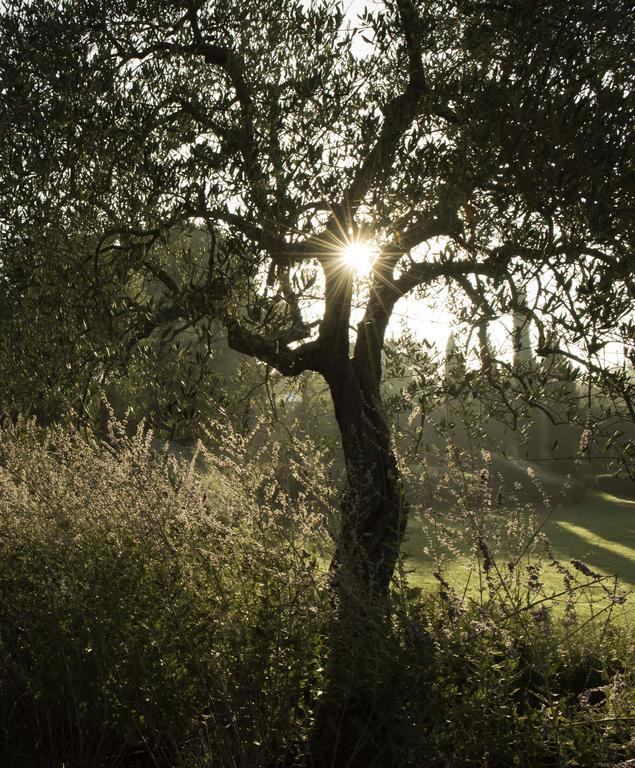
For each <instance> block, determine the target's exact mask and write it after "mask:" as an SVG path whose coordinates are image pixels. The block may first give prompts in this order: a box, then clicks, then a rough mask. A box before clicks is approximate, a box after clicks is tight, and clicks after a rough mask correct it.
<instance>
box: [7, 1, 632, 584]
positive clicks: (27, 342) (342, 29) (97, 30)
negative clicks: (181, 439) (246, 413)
mask: <svg viewBox="0 0 635 768" xmlns="http://www.w3.org/2000/svg"><path fill="white" fill-rule="evenodd" d="M344 5H345V4H343V3H338V2H331V0H319V1H318V2H314V3H307V2H300V0H276V2H269V1H268V0H264V1H263V2H238V1H237V0H215V1H214V0H183V1H182V2H167V1H166V0H128V1H127V2H124V0H108V2H106V0H46V2H37V3H31V2H26V1H24V0H15V1H14V2H11V1H10V2H6V3H5V4H4V6H3V11H2V19H1V22H0V26H1V29H2V32H1V34H2V40H1V46H0V50H1V51H2V53H1V54H0V107H1V108H0V124H1V129H0V130H1V132H0V153H1V155H2V170H1V171H0V185H1V187H0V195H1V200H2V202H1V204H0V233H1V238H2V240H1V243H0V290H1V291H2V300H3V307H2V323H3V331H2V335H3V338H2V342H1V344H2V349H3V351H2V359H3V369H4V371H5V380H6V381H7V382H11V381H13V382H14V384H13V389H12V393H13V394H12V397H13V398H14V399H16V400H18V399H19V397H20V396H21V395H20V393H21V392H24V391H30V392H32V393H33V397H35V398H37V397H40V398H41V397H43V396H44V395H43V393H45V392H46V390H47V388H49V389H50V388H51V387H58V386H59V388H60V389H61V390H63V389H64V387H65V386H66V385H65V384H64V381H65V379H64V377H65V376H66V377H67V378H68V380H69V381H71V380H72V381H74V382H75V383H77V382H78V381H81V388H82V389H83V390H86V391H88V390H89V389H90V387H91V386H92V384H93V383H94V382H95V381H97V380H98V379H99V380H101V381H103V378H104V376H107V374H108V370H109V365H111V364H112V361H113V360H114V359H116V360H118V361H120V360H126V359H129V358H131V357H133V356H134V354H135V351H136V350H138V349H139V347H140V345H141V344H142V343H143V340H144V339H147V338H148V337H149V336H151V335H152V334H153V333H164V332H168V331H169V329H174V328H178V329H187V328H200V327H202V324H204V323H205V322H207V321H208V320H209V319H210V318H214V319H216V320H220V321H221V322H222V323H223V324H224V326H225V327H226V331H227V338H228V341H229V345H230V346H231V347H232V348H233V349H234V350H237V351H239V352H241V353H244V354H245V355H249V356H252V357H254V358H257V359H258V360H261V361H263V362H264V363H266V364H267V365H269V366H272V367H273V368H275V369H277V370H278V371H279V372H280V373H281V374H283V375H285V376H297V375H298V374H301V373H302V372H304V371H315V372H317V373H319V374H320V375H321V376H322V377H323V378H324V380H325V381H326V384H327V385H328V387H329V390H330V393H331V396H332V400H333V404H334V409H335V416H336V419H337V424H338V426H339V431H340V435H341V444H342V449H343V454H344V458H345V464H346V475H347V489H346V493H345V497H344V499H343V503H342V524H341V531H340V535H339V539H338V547H337V552H336V555H335V564H336V565H346V566H347V567H350V570H351V572H352V573H355V574H356V575H357V577H358V578H359V580H360V583H362V584H366V585H372V586H373V587H375V588H377V589H378V590H379V591H380V592H382V591H385V590H386V589H387V586H388V584H389V581H390V579H391V576H392V574H393V570H394V567H395V563H396V560H397V557H398V551H399V545H400V541H401V537H402V534H403V531H404V526H405V522H406V518H407V503H406V500H405V498H404V492H403V487H402V482H401V479H400V474H399V467H398V462H397V460H396V457H395V452H394V450H393V445H392V441H391V429H390V424H389V421H388V419H387V418H386V415H385V412H384V409H383V406H382V400H381V390H380V384H381V380H382V349H383V347H384V343H385V339H386V333H387V327H388V324H389V322H390V319H391V315H392V313H393V310H394V308H395V305H396V304H397V302H398V301H399V300H401V299H402V298H403V297H406V296H411V297H412V298H413V300H415V299H416V298H417V297H425V296H429V295H432V294H434V295H441V296H444V295H445V296H448V297H450V296H451V297H452V301H453V302H455V303H456V302H459V303H460V304H462V305H463V306H464V307H465V308H467V307H469V309H464V312H465V314H466V315H471V316H472V317H473V318H475V322H476V320H478V319H481V320H488V319H492V318H496V317H501V316H502V315H505V314H507V315H509V314H512V313H516V315H517V314H518V313H521V314H524V315H525V316H526V317H527V318H530V319H531V321H532V323H533V324H534V326H535V328H536V329H537V333H538V342H537V353H538V355H543V356H548V355H555V354H558V355H560V356H562V357H564V358H569V359H572V360H573V361H574V363H575V365H576V366H579V367H580V369H581V370H582V369H583V368H584V370H586V372H587V375H589V376H590V377H592V378H593V379H594V380H595V381H596V382H597V385H598V386H600V385H601V386H602V387H603V388H604V390H605V391H606V392H607V393H608V396H609V397H610V396H614V397H615V398H618V399H619V402H620V404H621V407H625V408H628V409H630V414H631V416H632V415H633V410H632V405H631V401H630V396H631V395H632V392H633V382H632V380H629V379H628V377H626V376H624V375H620V372H619V371H616V370H609V369H607V368H606V367H604V366H603V365H602V355H601V351H602V349H603V348H604V346H605V345H606V344H607V342H608V341H610V340H613V341H619V342H620V343H622V344H624V345H625V351H626V354H627V355H629V354H630V355H632V354H633V346H632V341H633V316H632V300H633V297H634V292H635V289H634V287H633V286H634V282H633V260H632V256H631V248H632V236H633V229H632V205H633V199H632V198H633V181H634V180H633V171H632V166H629V140H630V139H632V136H631V126H632V124H633V117H634V114H633V113H634V109H633V98H632V93H631V90H632V82H631V80H630V78H631V74H632V73H631V69H630V68H631V60H632V40H633V15H632V13H631V12H630V10H631V9H630V4H629V3H627V2H626V1H625V0H581V1H580V2H578V3H575V4H568V3H560V2H555V1H554V0H539V1H538V2H536V0H505V1H503V0H500V2H499V1H498V0H496V1H495V2H486V1H485V0H429V1H427V2H422V1H419V0H385V2H380V3H376V4H371V5H370V6H369V7H368V8H364V7H363V6H362V5H360V6H359V8H358V12H357V13H355V12H352V13H349V14H348V15H347V14H346V12H345V9H344ZM630 146H631V148H632V143H631V144H630ZM631 159H632V157H631ZM195 233H196V237H195V236H194V235H195ZM179 238H181V241H182V242H185V244H184V245H182V246H181V247H180V248H178V249H176V250H175V249H174V247H172V246H173V244H174V242H175V240H178V239H179ZM196 238H198V240H197V242H198V243H199V245H198V246H196V247H194V246H193V245H192V243H193V241H194V240H196ZM201 243H202V244H203V245H201ZM351 243H368V244H371V245H372V247H373V248H374V249H375V258H374V261H373V265H372V272H371V274H370V275H369V276H368V278H366V279H365V280H362V279H361V278H360V277H359V276H358V275H357V274H356V272H355V270H354V269H353V268H351V266H349V264H348V262H347V261H346V260H345V259H343V257H342V254H343V250H344V249H345V248H346V247H347V246H348V245H350V244H351ZM157 287H158V290H157ZM150 288H151V289H152V290H150ZM444 292H445V293H444ZM355 302H357V303H361V315H360V317H361V319H359V322H357V325H356V326H355V327H352V314H353V304H354V303H355ZM554 330H556V331H557V334H556V333H554ZM556 339H557V341H556ZM33 373H35V374H36V376H38V377H39V379H38V380H37V381H35V382H34V381H33ZM100 377H101V379H100ZM15 382H18V383H17V384H15ZM60 382H61V383H60ZM10 399H11V398H10V397H8V396H7V397H5V402H4V405H5V407H6V404H7V401H8V400H10Z"/></svg>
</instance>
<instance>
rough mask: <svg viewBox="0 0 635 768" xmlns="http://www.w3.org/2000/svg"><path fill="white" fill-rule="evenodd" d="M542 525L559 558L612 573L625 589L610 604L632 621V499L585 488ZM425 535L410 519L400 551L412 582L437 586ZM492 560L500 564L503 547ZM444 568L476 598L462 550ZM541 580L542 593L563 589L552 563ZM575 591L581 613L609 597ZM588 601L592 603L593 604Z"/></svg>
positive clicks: (634, 519) (474, 577) (634, 578)
mask: <svg viewBox="0 0 635 768" xmlns="http://www.w3.org/2000/svg"><path fill="white" fill-rule="evenodd" d="M542 531H543V532H544V533H545V534H546V536H547V538H548V539H549V540H550V542H551V546H552V549H553V553H554V555H555V556H556V558H557V559H558V560H560V561H561V562H562V563H563V564H569V563H570V561H571V560H572V559H575V560H579V561H582V562H583V563H585V564H586V565H587V566H588V567H589V568H590V569H591V570H592V571H594V572H596V573H598V574H602V575H605V576H617V578H618V585H619V588H620V589H621V591H622V592H623V593H625V594H626V595H627V600H626V604H625V605H624V606H619V605H618V606H615V607H614V608H613V609H612V610H613V611H615V612H616V613H618V614H619V615H620V616H621V617H622V618H623V619H625V620H627V621H628V623H629V624H630V623H633V622H635V500H629V499H621V498H617V497H615V496H611V495H609V494H608V493H602V492H598V491H589V492H587V494H586V496H585V498H584V499H583V500H582V501H580V502H577V503H575V504H570V505H567V506H563V507H560V508H556V509H555V510H553V511H552V512H551V513H550V514H549V515H548V516H547V517H546V518H545V519H544V524H543V527H542ZM429 541H430V539H429V537H428V536H426V535H424V532H423V530H422V524H421V522H418V521H416V520H413V521H411V523H410V525H409V527H408V538H407V541H406V543H405V546H404V552H405V554H406V568H407V570H408V571H410V573H409V583H410V584H411V585H412V586H418V587H423V588H430V587H431V586H433V585H436V586H438V582H437V581H436V579H435V577H434V576H433V573H434V571H435V570H436V566H435V562H434V558H433V557H431V556H429V555H426V554H425V552H424V548H425V546H426V544H429ZM495 554H496V553H495ZM496 560H497V562H499V563H500V567H501V569H504V568H505V565H506V553H505V551H504V547H503V551H501V552H499V553H498V555H497V557H496ZM529 562H535V556H533V557H532V559H531V560H529V559H528V558H527V557H525V558H524V559H523V562H522V565H526V564H528V563H529ZM569 567H571V566H569ZM573 570H574V569H573ZM443 574H444V577H445V578H446V579H447V581H448V582H449V583H450V584H451V585H452V586H453V587H454V588H455V589H456V591H457V592H458V593H460V594H463V593H466V594H467V595H468V596H469V597H471V598H472V599H475V600H479V599H480V597H479V577H478V570H477V569H475V567H474V566H473V565H471V564H470V561H469V558H468V557H467V556H462V555H457V556H454V557H451V558H449V559H447V560H446V562H445V564H444V570H443ZM541 581H542V582H543V584H544V594H546V595H551V594H557V593H559V592H561V591H562V590H563V582H562V576H561V575H560V574H558V573H557V572H556V571H555V570H554V569H552V568H544V569H543V571H542V574H541ZM606 587H607V588H611V589H612V588H613V584H612V583H611V582H607V583H606ZM629 593H630V594H629ZM577 596H578V598H579V602H578V603H577V610H578V611H579V612H580V613H581V614H584V615H588V614H589V612H590V611H591V610H593V612H598V611H600V610H602V608H605V607H606V606H607V605H608V604H609V602H610V601H609V600H608V599H607V597H606V594H605V593H604V592H603V591H602V589H601V588H597V587H594V588H593V589H592V590H580V591H579V592H578V593H577ZM589 598H590V600H589ZM534 599H536V598H534ZM565 602H566V598H565V597H564V596H562V597H560V598H558V599H557V603H558V606H559V608H560V609H564V604H565ZM589 602H592V603H593V607H592V608H590V607H589ZM604 615H606V613H605V614H604Z"/></svg>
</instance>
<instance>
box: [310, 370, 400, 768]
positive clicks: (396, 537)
mask: <svg viewBox="0 0 635 768" xmlns="http://www.w3.org/2000/svg"><path fill="white" fill-rule="evenodd" d="M368 374H369V369H368V366H367V365H364V364H363V363H361V362H360V360H359V359H358V360H355V359H352V360H350V359H346V360H345V361H344V360H341V361H340V364H339V366H338V367H337V368H336V369H333V370H331V371H330V372H327V374H326V378H327V382H328V384H329V387H330V390H331V396H332V399H333V403H334V406H335V416H336V419H337V423H338V425H339V429H340V435H341V441H342V449H343V453H344V459H345V463H346V474H347V487H346V490H345V492H344V495H343V499H342V508H341V514H342V522H341V526H340V531H339V538H338V541H337V545H336V551H335V555H334V557H333V561H332V564H331V575H332V585H333V594H334V598H335V601H336V605H335V620H334V625H333V627H332V630H331V633H330V637H329V656H328V659H327V663H326V685H325V691H324V695H323V697H322V700H321V702H320V705H319V707H318V710H317V712H316V721H315V724H314V728H313V732H312V736H311V741H310V744H309V765H310V766H312V767H313V768H322V767H323V766H324V768H326V766H329V768H338V767H339V766H342V767H343V766H346V767H347V768H362V767H363V768H366V767H367V766H370V765H382V766H386V767H388V766H392V765H398V757H396V756H395V755H394V754H392V751H393V750H394V749H395V747H396V745H395V742H394V739H392V738H391V731H392V730H393V724H394V721H395V719H396V717H398V715H397V713H396V712H393V711H392V702H393V701H394V696H393V692H392V690H391V686H390V681H389V680H387V679H386V677H385V675H384V674H382V673H380V674H377V670H378V668H381V667H382V666H383V665H384V664H386V658H385V656H386V652H387V649H388V645H387V643H386V639H387V632H388V631H389V626H390V619H389V612H388V610H387V608H388V604H387V601H386V598H387V596H388V588H389V585H390V580H391V578H392V576H393V573H394V570H395V566H396V564H397V560H398V556H399V547H400V544H401V540H402V538H403V533H404V529H405V525H406V520H407V511H408V508H407V504H406V501H405V497H404V492H403V487H402V481H401V477H400V475H399V470H398V466H397V460H396V456H395V453H394V450H393V447H392V440H391V432H390V427H389V425H388V422H387V420H386V416H385V413H384V410H383V406H382V403H381V398H380V393H379V384H378V381H379V379H378V378H377V377H375V376H370V375H368Z"/></svg>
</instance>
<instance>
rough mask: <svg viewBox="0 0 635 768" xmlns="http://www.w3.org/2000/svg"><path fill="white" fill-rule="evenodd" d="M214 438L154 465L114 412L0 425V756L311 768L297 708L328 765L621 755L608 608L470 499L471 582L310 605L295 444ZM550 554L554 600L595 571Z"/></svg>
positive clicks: (319, 482) (300, 455) (320, 520)
mask: <svg viewBox="0 0 635 768" xmlns="http://www.w3.org/2000/svg"><path fill="white" fill-rule="evenodd" d="M215 438H216V446H217V447H216V449H215V451H214V452H212V451H207V450H205V449H204V448H202V447H200V448H199V450H198V452H197V453H196V454H195V455H194V456H193V457H192V458H191V460H189V461H187V462H185V461H180V462H177V461H176V460H175V459H174V458H172V457H171V456H170V455H169V454H168V453H167V452H166V451H164V450H157V449H156V446H155V447H153V440H152V436H151V434H149V433H145V432H144V431H143V430H142V429H140V430H138V431H136V432H135V433H134V434H133V435H132V436H128V435H127V434H126V430H125V428H124V427H123V426H122V425H120V424H116V423H111V425H110V432H109V437H108V440H107V441H106V442H105V443H104V442H101V443H98V442H97V441H95V440H94V439H93V438H92V437H91V436H90V435H83V434H80V433H77V432H74V433H68V432H64V431H60V430H49V431H47V432H41V431H39V430H38V429H37V428H36V427H35V426H34V425H33V424H19V425H18V426H17V427H14V428H9V429H6V430H4V432H2V433H1V434H0V616H1V617H2V620H1V624H0V765H8V766H9V765H10V766H15V768H22V767H23V766H24V767H25V768H26V766H29V768H30V767H31V766H33V767H35V768H37V767H38V766H42V767H43V768H44V767H45V768H52V767H53V766H54V767H55V768H59V766H61V765H66V766H68V767H69V768H75V767H76V768H92V767H94V768H98V767H99V768H101V767H102V766H133V765H134V766H142V765H153V766H159V768H161V767H163V766H165V767H166V768H167V766H183V767H184V768H216V767H217V766H218V767H219V768H224V767H225V766H227V767H228V768H229V766H231V767H232V768H234V767H235V766H245V768H259V767H260V766H263V767H264V766H267V767H268V766H271V768H273V766H289V767H290V766H301V765H308V766H311V768H313V767H314V766H316V765H319V763H316V762H314V761H313V758H315V757H316V753H315V752H314V754H312V755H309V754H308V750H309V749H312V748H313V746H314V744H315V741H312V740H311V739H310V736H311V734H312V730H313V726H314V724H315V723H316V722H319V723H322V724H323V723H324V722H327V724H328V723H329V722H330V724H331V726H332V730H333V739H332V743H331V745H330V746H331V747H332V751H333V752H337V751H338V750H339V753H338V754H333V755H332V756H331V757H328V760H327V762H326V763H325V764H327V765H331V766H336V765H340V764H342V765H351V766H352V765H364V766H377V767H378V768H422V767H423V766H426V767H427V768H459V766H461V767H463V766H474V767H475V768H476V766H483V767H485V766H487V767H488V768H496V767H500V768H507V767H508V766H511V765H518V766H524V767H525V768H540V767H541V766H545V767H546V766H576V765H577V766H589V768H591V766H593V767H594V768H595V766H598V765H601V764H607V765H610V764H613V763H617V762H619V761H620V760H623V759H625V758H627V757H628V756H629V750H632V749H633V747H634V746H635V741H633V722H634V721H635V694H634V692H635V679H634V674H633V670H634V669H635V644H634V643H633V640H632V638H628V637H627V635H626V634H625V633H623V632H620V631H619V629H617V628H616V627H614V626H613V625H612V623H611V622H610V621H607V620H606V619H607V616H608V615H609V614H608V613H607V612H605V613H602V614H600V616H599V619H597V620H596V621H595V622H589V623H585V621H586V619H583V618H577V617H576V615H575V611H573V609H572V611H571V612H570V614H565V615H564V616H562V615H558V614H557V613H556V612H555V611H554V610H553V609H552V608H551V603H550V601H549V600H548V599H547V595H546V594H545V591H544V587H543V586H541V584H540V572H539V569H537V568H536V567H533V566H532V567H529V568H523V567H521V565H522V563H521V562H520V560H519V561H518V563H517V565H516V566H515V567H514V568H512V569H510V568H508V567H505V564H504V563H502V562H496V560H495V558H494V555H493V554H492V553H491V552H490V551H489V549H488V546H489V545H488V543H487V541H486V538H485V534H486V533H487V531H488V529H487V526H485V525H484V524H483V525H481V522H479V519H477V518H476V517H474V515H472V517H473V519H472V518H470V519H471V524H472V525H473V528H474V531H476V533H477V534H478V535H475V536H474V537H473V539H474V547H475V548H476V550H475V552H476V555H475V556H477V558H478V560H479V562H480V563H481V568H482V570H481V572H480V574H479V581H480V582H482V584H483V588H482V589H481V590H480V591H479V593H478V597H477V598H470V597H469V595H463V596H460V595H458V594H456V593H455V592H454V591H453V590H452V588H451V587H450V585H449V584H447V582H446V581H445V580H444V578H443V575H442V574H439V576H438V582H439V590H438V591H437V592H436V593H434V594H422V593H421V592H420V590H413V589H410V588H409V587H408V583H407V581H406V580H405V579H403V578H401V579H400V578H397V579H395V584H394V589H393V591H392V593H391V595H390V597H389V598H388V599H382V600H378V601H377V603H376V604H374V605H369V604H368V601H367V600H366V601H365V597H364V595H359V594H354V593H351V594H347V593H346V592H345V590H344V591H342V590H340V593H339V598H340V599H339V601H338V600H333V595H332V594H331V592H330V590H329V588H328V582H327V579H326V574H325V570H326V569H325V568H324V565H323V563H324V562H325V561H324V559H321V558H318V557H316V556H315V554H313V553H314V552H316V551H317V550H316V549H315V546H316V545H319V544H321V531H322V529H323V528H324V527H325V524H326V523H328V514H327V515H326V516H325V512H326V513H328V509H327V507H328V506H329V505H328V504H325V503H324V498H323V499H322V502H323V503H322V505H321V506H320V504H318V503H317V501H319V499H314V498H313V497H314V496H315V495H316V494H319V490H320V488H323V487H324V486H325V483H326V478H325V476H324V475H323V474H320V470H319V466H318V465H320V462H321V459H320V458H319V456H318V457H317V458H316V455H317V451H316V449H315V448H314V447H309V448H308V449H307V448H306V446H305V447H302V446H300V445H294V446H292V450H290V451H280V450H279V447H277V446H275V445H274V446H273V447H272V446H270V445H269V444H268V442H267V440H265V439H263V437H262V435H260V437H259V438H258V439H257V440H255V441H253V442H252V443H249V442H245V441H244V440H242V439H241V438H239V437H237V436H236V435H235V434H234V433H232V432H231V431H229V430H227V429H222V428H221V427H220V426H219V425H217V427H216V429H215ZM265 454H266V456H265ZM276 457H278V458H276ZM265 458H266V460H265ZM312 462H313V463H312ZM282 466H286V469H287V471H288V472H289V474H290V476H292V478H293V479H294V483H293V500H292V501H291V499H290V497H289V496H287V495H286V494H285V492H284V491H283V489H282V486H281V482H280V476H281V467H282ZM311 483H313V486H311ZM287 485H289V483H287ZM307 486H310V487H307ZM331 488H332V486H331ZM467 503H468V500H467V499H466V500H465V504H467ZM311 510H317V511H316V512H315V514H314V513H312V512H311ZM468 511H469V510H468ZM470 514H472V513H471V512H470ZM518 514H519V515H520V512H519V513H518ZM496 515H498V513H496ZM497 519H498V518H497ZM514 525H515V523H514ZM514 530H516V529H514ZM519 530H520V529H519ZM521 532H522V531H521ZM521 532H520V533H521ZM520 533H518V536H520ZM512 538H513V537H512ZM518 546H519V547H521V544H520V543H519V545H518ZM521 551H523V550H522V547H521ZM552 567H554V568H556V569H559V570H558V572H559V574H560V575H561V576H562V578H563V581H564V582H565V584H567V585H568V589H569V590H570V593H571V595H570V596H571V598H572V600H573V598H575V597H576V596H577V595H578V594H579V593H581V591H583V589H582V586H581V582H579V580H578V577H579V576H580V574H581V575H582V576H584V577H585V578H589V579H590V580H591V582H592V583H594V582H595V581H597V579H596V578H595V575H594V574H592V573H591V574H590V576H589V575H588V574H586V571H588V569H587V568H586V566H584V564H582V563H579V562H577V561H576V562H575V563H572V564H570V565H564V564H562V563H558V562H557V561H556V560H555V559H554V560H553V563H552ZM611 594H613V595H614V597H615V600H618V599H621V598H619V595H617V593H616V592H612V593H611ZM567 599H568V598H567ZM572 605H573V602H572ZM346 606H348V608H346ZM351 606H352V607H351ZM334 608H335V609H336V610H334ZM565 619H566V621H565ZM324 669H325V670H326V672H324V671H323V670H324ZM327 700H328V706H327V705H326V704H321V702H323V701H327ZM329 718H330V721H329ZM322 746H324V744H322ZM327 746H329V745H328V744H327ZM352 751H356V754H357V758H356V760H357V762H354V761H353V762H350V761H349V759H350V757H351V752H352ZM361 760H363V762H360V761H361Z"/></svg>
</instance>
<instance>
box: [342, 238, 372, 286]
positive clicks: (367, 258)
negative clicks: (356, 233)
mask: <svg viewBox="0 0 635 768" xmlns="http://www.w3.org/2000/svg"><path fill="white" fill-rule="evenodd" d="M375 256H376V252H375V249H374V248H373V247H372V246H371V245H369V244H368V243H364V242H361V241H359V240H354V241H353V242H351V243H349V244H348V245H347V246H346V247H345V248H344V250H343V251H342V258H343V260H344V262H345V264H346V265H347V266H348V267H350V268H351V269H352V270H354V271H355V272H356V273H357V274H358V275H359V276H360V277H365V276H366V275H368V274H370V272H371V271H372V268H373V261H374V260H375Z"/></svg>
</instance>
